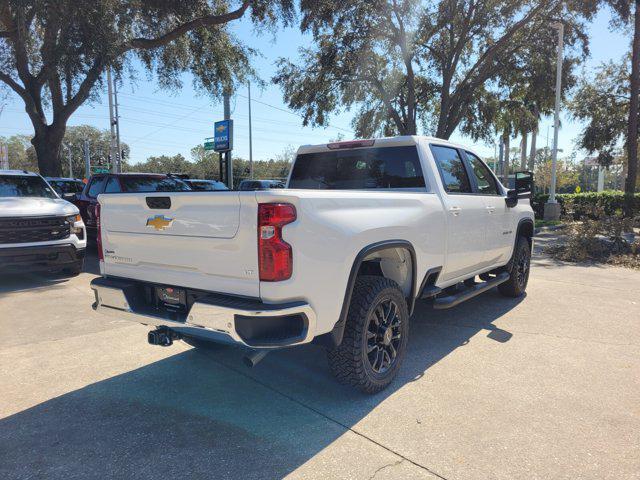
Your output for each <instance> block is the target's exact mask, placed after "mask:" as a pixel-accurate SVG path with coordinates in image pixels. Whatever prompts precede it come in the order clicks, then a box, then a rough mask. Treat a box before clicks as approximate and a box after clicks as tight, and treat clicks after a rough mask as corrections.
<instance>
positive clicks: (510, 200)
mask: <svg viewBox="0 0 640 480" xmlns="http://www.w3.org/2000/svg"><path fill="white" fill-rule="evenodd" d="M504 202H505V203H506V204H507V207H509V208H513V207H515V206H516V205H517V204H518V191H517V190H507V198H505V199H504Z"/></svg>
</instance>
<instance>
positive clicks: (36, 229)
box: [0, 170, 87, 275]
mask: <svg viewBox="0 0 640 480" xmlns="http://www.w3.org/2000/svg"><path fill="white" fill-rule="evenodd" d="M86 245H87V239H86V231H85V227H84V224H83V222H82V218H81V217H80V214H79V211H78V208H77V207H76V206H75V205H72V204H71V203H69V202H67V201H65V200H62V199H61V198H60V197H59V196H58V194H57V193H56V192H55V191H54V190H53V189H52V188H51V186H50V185H49V184H48V183H47V182H46V181H45V180H44V179H43V178H42V177H41V176H40V175H38V174H36V173H32V172H27V171H25V170H0V272H2V273H3V274H5V273H7V272H20V273H25V272H33V271H41V270H47V271H64V272H65V273H67V274H68V275H78V274H79V273H80V272H81V271H82V267H83V263H84V256H85V247H86Z"/></svg>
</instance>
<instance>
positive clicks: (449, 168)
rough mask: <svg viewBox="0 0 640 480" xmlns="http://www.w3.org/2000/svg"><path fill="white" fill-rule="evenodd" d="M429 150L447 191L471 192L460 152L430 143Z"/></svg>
mask: <svg viewBox="0 0 640 480" xmlns="http://www.w3.org/2000/svg"><path fill="white" fill-rule="evenodd" d="M431 152H432V153H433V158H434V159H435V161H436V165H437V166H438V171H439V172H440V178H441V179H442V183H443V185H444V188H445V190H446V191H447V193H471V183H470V182H469V176H468V174H467V169H466V167H465V166H464V162H463V161H462V157H461V156H460V152H458V150H457V149H456V148H453V147H444V146H442V145H431Z"/></svg>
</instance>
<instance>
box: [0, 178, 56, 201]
mask: <svg viewBox="0 0 640 480" xmlns="http://www.w3.org/2000/svg"><path fill="white" fill-rule="evenodd" d="M0 197H41V198H42V197H44V198H58V197H57V195H56V194H55V192H54V191H53V190H52V189H51V188H50V187H49V185H47V183H46V182H45V181H44V180H43V179H42V178H40V177H32V176H26V175H25V176H22V175H0Z"/></svg>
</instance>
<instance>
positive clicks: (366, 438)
mask: <svg viewBox="0 0 640 480" xmlns="http://www.w3.org/2000/svg"><path fill="white" fill-rule="evenodd" d="M212 360H213V361H214V362H215V363H217V364H218V365H220V366H222V367H224V368H226V369H227V370H231V371H232V372H235V373H237V374H238V375H242V376H243V377H245V378H247V379H249V380H252V381H253V382H255V383H257V384H258V385H260V386H262V387H264V388H266V389H268V390H271V391H272V392H274V393H276V394H278V395H280V396H281V397H284V398H286V399H287V400H289V401H291V402H293V403H295V404H297V405H300V406H301V407H302V408H306V409H307V410H309V411H311V412H313V413H315V414H316V415H320V416H321V417H323V418H325V419H326V420H329V421H330V422H332V423H335V424H336V425H338V426H340V427H342V428H344V429H345V430H348V431H350V432H351V433H354V434H355V435H357V436H359V437H361V438H364V439H365V440H368V441H369V442H371V443H373V444H375V445H377V446H378V447H380V448H383V449H384V450H386V451H387V452H389V453H392V454H393V455H395V456H397V457H400V460H399V462H402V461H404V460H406V461H407V462H409V463H410V464H412V465H414V466H416V467H418V468H421V469H422V470H424V471H426V472H427V473H430V474H431V475H433V476H434V477H436V478H439V479H441V480H448V479H447V478H446V477H443V476H442V475H440V474H439V473H437V472H435V471H434V470H432V469H430V468H429V467H427V466H425V465H422V464H420V463H418V462H416V461H414V460H411V459H410V458H408V457H406V456H404V455H403V454H401V453H400V452H397V451H396V450H394V449H393V448H390V447H387V446H386V445H383V444H382V443H380V442H378V441H377V440H374V439H373V438H371V437H368V436H367V435H365V434H364V433H361V432H359V431H357V430H354V429H353V428H351V427H350V426H349V425H346V424H344V423H342V422H341V421H339V420H336V419H335V418H331V417H330V416H329V415H327V414H326V413H324V412H321V411H320V410H318V409H316V408H314V407H312V406H310V405H307V404H306V403H304V402H302V401H300V400H298V399H297V398H295V397H293V396H292V395H289V394H287V393H285V392H283V391H281V390H278V389H277V388H275V387H274V386H272V385H269V384H268V383H266V382H263V381H260V380H258V379H257V378H255V377H252V376H251V375H249V374H247V373H246V372H243V371H242V370H240V369H238V368H234V367H232V366H230V365H227V364H226V363H223V362H220V361H219V360H216V359H212ZM392 465H393V464H390V465H383V466H382V467H381V468H379V469H378V472H379V471H380V470H382V469H383V468H386V467H389V466H392ZM375 473H377V472H375ZM375 473H374V476H375ZM372 478H373V477H372Z"/></svg>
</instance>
